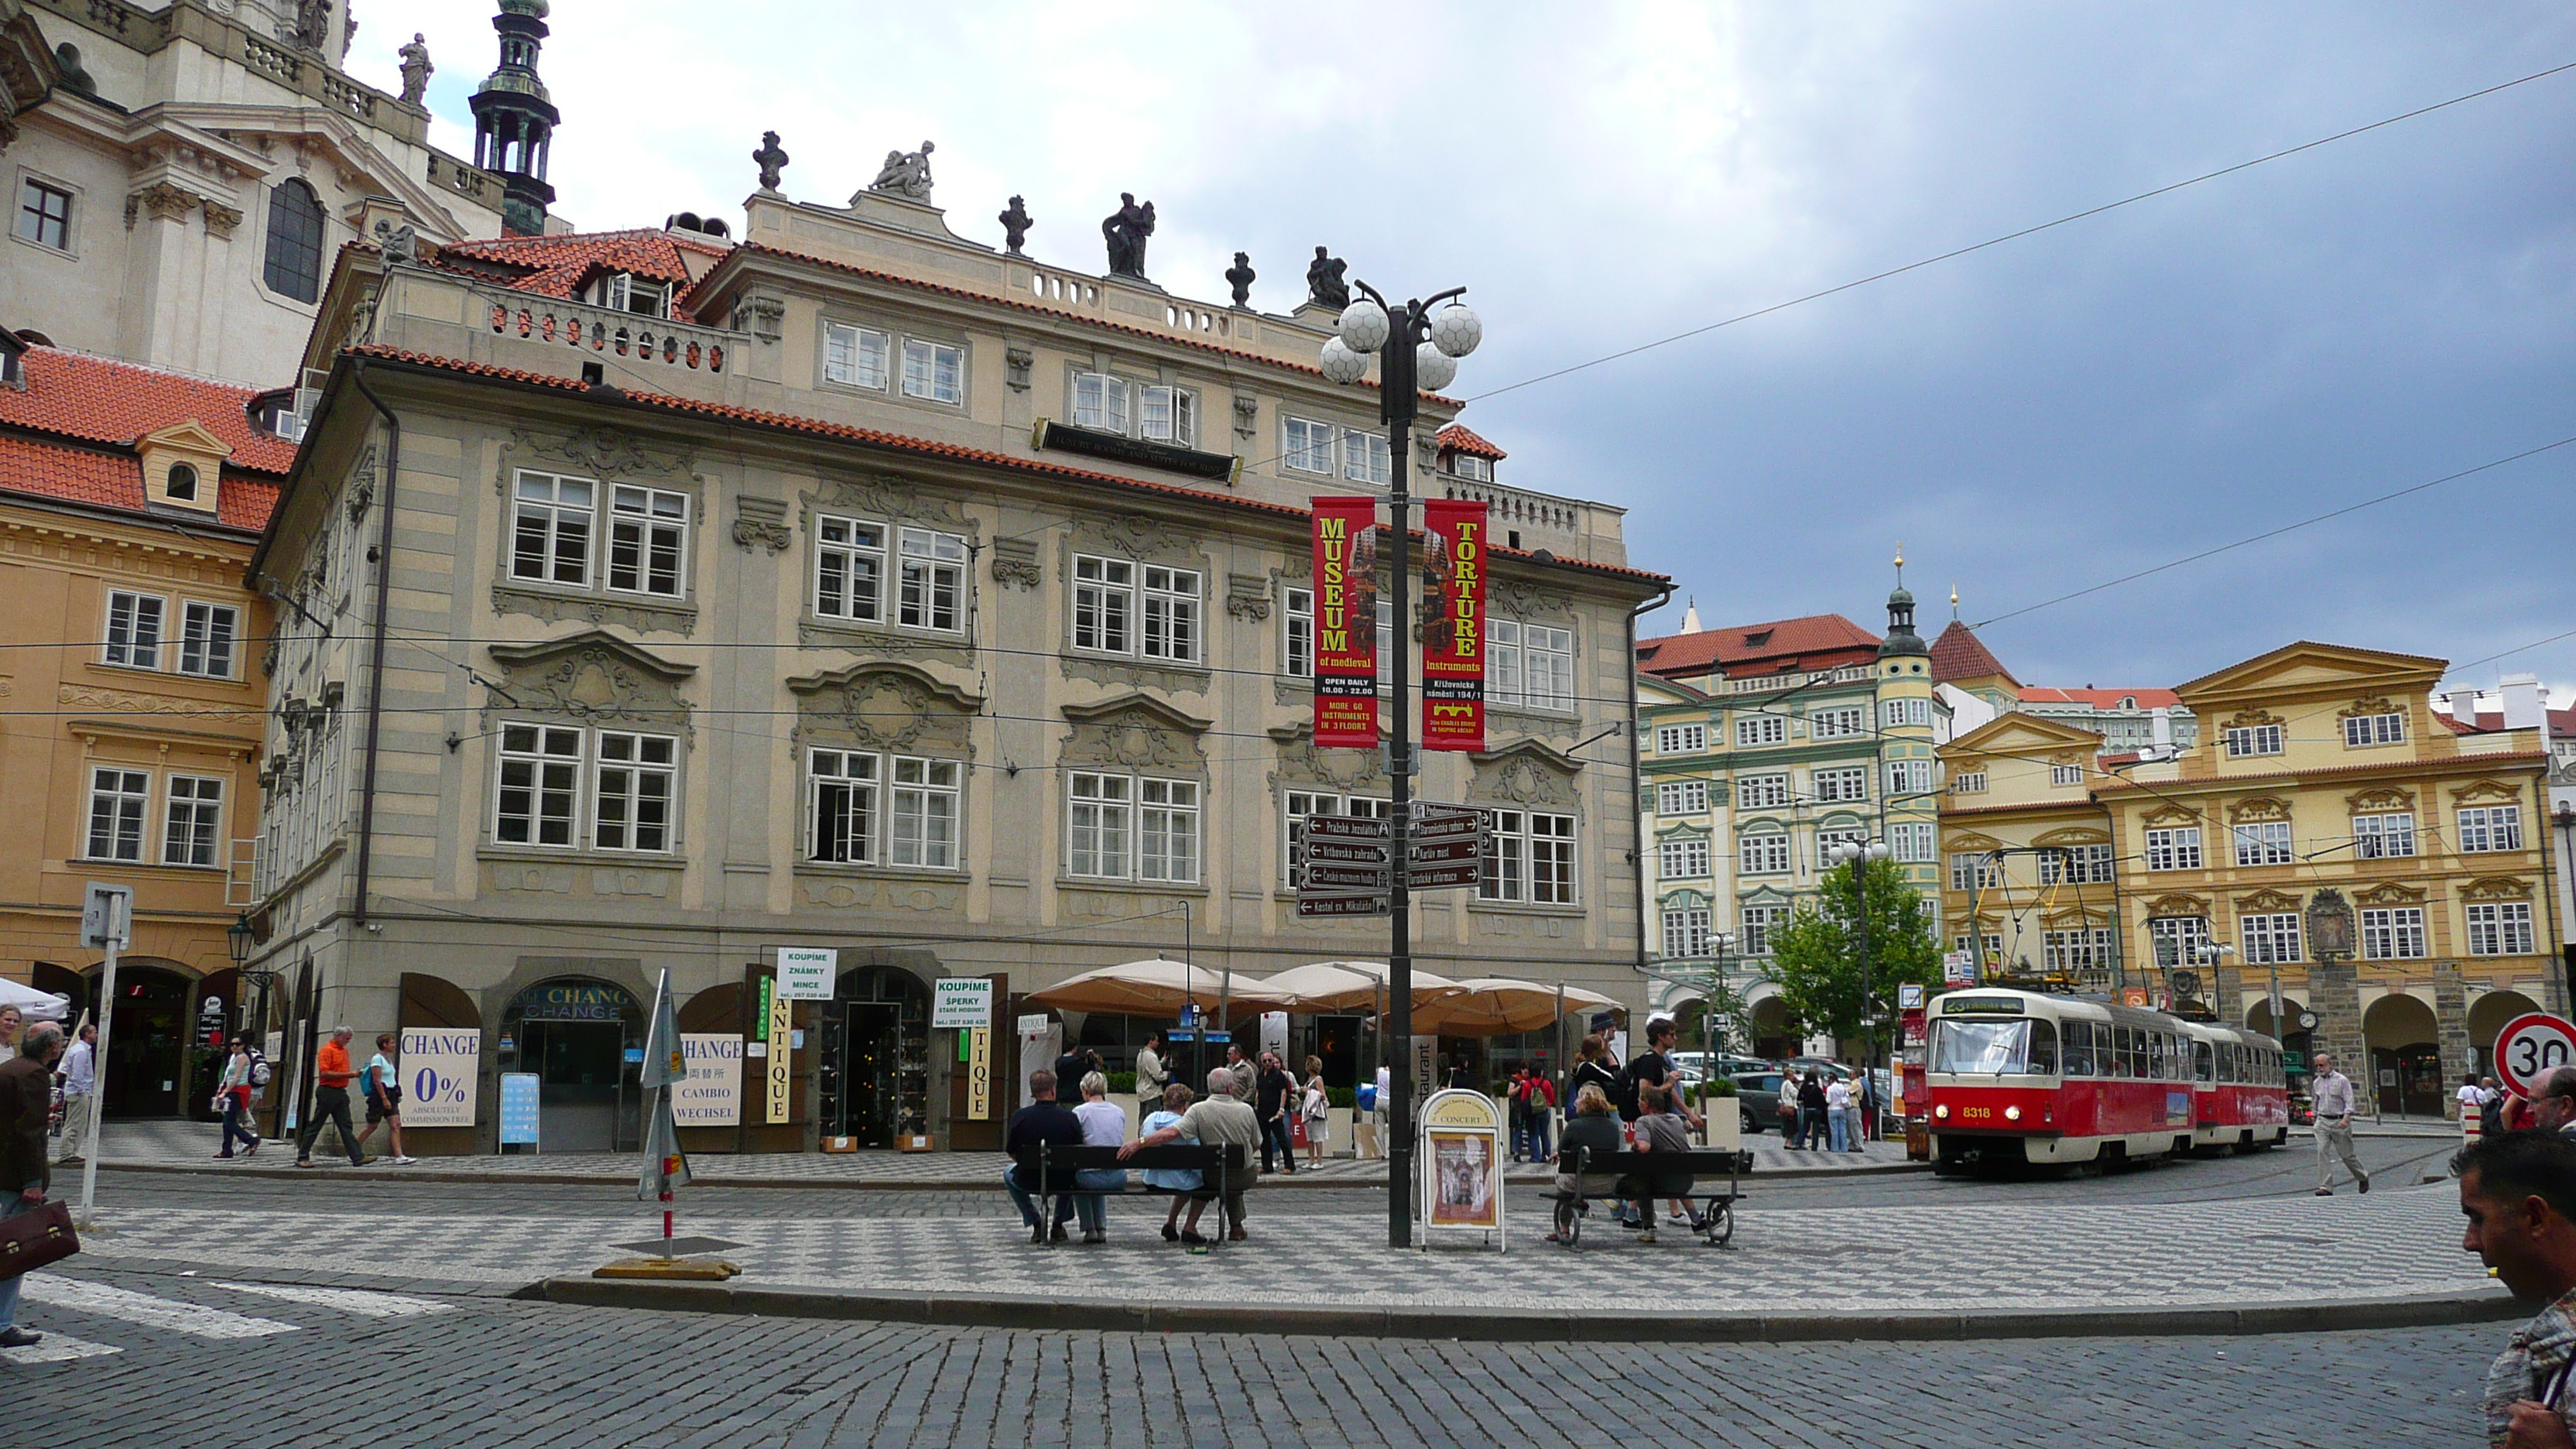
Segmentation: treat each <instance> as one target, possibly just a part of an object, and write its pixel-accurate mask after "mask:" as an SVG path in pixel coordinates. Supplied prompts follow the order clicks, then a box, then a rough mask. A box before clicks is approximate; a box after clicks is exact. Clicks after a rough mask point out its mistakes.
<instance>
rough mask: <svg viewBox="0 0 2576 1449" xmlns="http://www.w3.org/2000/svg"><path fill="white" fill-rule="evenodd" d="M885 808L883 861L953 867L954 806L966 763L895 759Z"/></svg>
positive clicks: (961, 790) (960, 794) (960, 797)
mask: <svg viewBox="0 0 2576 1449" xmlns="http://www.w3.org/2000/svg"><path fill="white" fill-rule="evenodd" d="M893 775H894V779H893V782H892V784H891V785H890V786H889V788H888V791H887V795H888V799H887V809H886V863H887V864H888V865H894V866H905V867H911V868H914V869H919V870H955V869H957V820H958V807H959V804H960V802H961V801H962V800H963V799H964V796H965V790H964V787H963V785H962V783H961V782H962V781H963V779H964V776H965V766H964V765H962V764H960V763H959V762H957V761H955V760H930V759H917V758H914V757H912V756H908V755H897V756H895V757H894V770H893Z"/></svg>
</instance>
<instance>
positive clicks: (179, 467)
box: [168, 463, 197, 503]
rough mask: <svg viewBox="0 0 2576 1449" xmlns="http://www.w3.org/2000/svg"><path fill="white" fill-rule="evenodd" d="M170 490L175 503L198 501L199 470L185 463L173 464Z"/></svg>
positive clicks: (171, 466)
mask: <svg viewBox="0 0 2576 1449" xmlns="http://www.w3.org/2000/svg"><path fill="white" fill-rule="evenodd" d="M168 490H169V494H170V501H171V502H173V503H194V502H196V501H197V470H196V469H194V468H192V467H190V466H188V465H187V464H185V463H173V464H171V465H170V481H169V484H168Z"/></svg>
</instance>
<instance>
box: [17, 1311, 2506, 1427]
mask: <svg viewBox="0 0 2576 1449" xmlns="http://www.w3.org/2000/svg"><path fill="white" fill-rule="evenodd" d="M79 1272H80V1274H81V1275H83V1276H85V1277H94V1278H100V1279H101V1280H102V1281H104V1280H106V1279H113V1282H112V1284H110V1285H109V1286H113V1287H115V1288H117V1289H119V1290H120V1291H121V1293H122V1294H125V1295H130V1296H146V1297H150V1298H153V1299H156V1300H161V1301H163V1302H164V1303H165V1304H167V1305H170V1306H171V1307H176V1306H178V1305H185V1304H196V1305H202V1306H205V1307H208V1308H212V1309H215V1310H219V1311H220V1314H223V1315H250V1316H255V1317H257V1318H259V1319H262V1320H265V1321H268V1322H270V1323H273V1324H275V1325H277V1331H275V1332H273V1333H269V1334H265V1335H262V1336H257V1337H249V1338H237V1339H229V1340H223V1341H214V1340H209V1339H206V1338H203V1337H197V1336H192V1335H191V1334H189V1333H187V1332H184V1331H182V1330H180V1329H177V1328H170V1327H161V1326H151V1325H146V1324H143V1323H138V1322H135V1321H132V1320H130V1319H127V1318H119V1317H113V1316H106V1315H102V1314H93V1313H84V1312H82V1311H80V1310H77V1309H71V1308H45V1309H42V1310H40V1313H39V1314H38V1315H31V1316H41V1317H42V1319H43V1326H44V1327H46V1328H48V1329H49V1330H51V1331H52V1332H53V1333H55V1334H57V1335H68V1336H76V1337H78V1338H79V1339H80V1340H81V1341H82V1342H84V1343H88V1344H90V1345H92V1346H93V1347H96V1348H97V1349H99V1350H100V1352H99V1353H98V1354H95V1355H91V1356H87V1357H81V1358H76V1359H67V1360H61V1361H55V1362H44V1363H29V1364H0V1385H5V1392H6V1393H7V1396H8V1399H9V1402H10V1406H11V1414H12V1420H13V1423H15V1424H16V1425H18V1426H20V1427H22V1428H26V1429H29V1430H31V1431H34V1432H37V1433H38V1437H39V1439H40V1440H41V1442H45V1443H78V1444H80V1445H82V1446H83V1449H117V1446H127V1445H153V1446H166V1445H194V1444H224V1445H238V1446H261V1449H266V1446H280V1449H284V1446H308V1445H309V1446H331V1449H343V1446H346V1445H349V1444H356V1443H366V1444H378V1445H400V1446H403V1449H447V1446H474V1449H484V1446H489V1445H493V1444H499V1443H507V1444H511V1445H524V1446H573V1445H581V1446H589V1445H619V1446H632V1449H700V1446H718V1445H722V1446H742V1449H750V1446H772V1445H777V1446H795V1449H824V1446H845V1445H866V1446H883V1449H984V1446H996V1445H1008V1446H1017V1445H1033V1446H1068V1449H1069V1446H1073V1445H1082V1446H1085V1449H1094V1446H1097V1449H1159V1446H1182V1445H1188V1446H1193V1449H1195V1446H1220V1445H1221V1446H1224V1449H1267V1446H1273V1445H1278V1446H1287V1445H1298V1446H1339V1445H1391V1446H1403V1449H1411V1446H1422V1449H1434V1446H1436V1449H1450V1446H1486V1445H1496V1444H1507V1445H1521V1444H1558V1443H1565V1444H1583V1445H1601V1444H1658V1445H1682V1444H1693V1445H1696V1444H1726V1445H1763V1446H1771V1445H1778V1446H1798V1449H1843V1446H1849V1449H1966V1446H1977V1449H1985V1446H1991V1445H1995V1444H2011V1445H2015V1446H2035V1449H2055V1446H2066V1449H2170V1446H2176V1445H2194V1446H2203V1449H2233V1446H2247V1449H2290V1446H2311V1445H2336V1446H2341V1445H2361V1444H2368V1445H2373V1446H2414V1445H2468V1444H2472V1443H2475V1442H2476V1438H2477V1431H2476V1388H2477V1380H2478V1375H2479V1372H2480V1370H2481V1368H2482V1366H2483V1364H2484V1363H2485V1361H2486V1359H2487V1358H2488V1357H2489V1356H2491V1355H2492V1353H2493V1352H2494V1350H2495V1348H2496V1346H2497V1344H2498V1342H2499V1341H2500V1340H2501V1339H2502V1337H2503V1334H2504V1326H2503V1325H2498V1324H2488V1325H2474V1326H2468V1327H2459V1328H2441V1329H2420V1330H2391V1331H2380V1332H2366V1333H2349V1334H2338V1335H2334V1336H2333V1337H2332V1338H2331V1339H2330V1340H2321V1339H2319V1338H2317V1337H2313V1336H2306V1335H2296V1336H2276V1337H2255V1338H2228V1339H2217V1340H2212V1339H2184V1338H2168V1339H2022V1340H2013V1341H2010V1342H2004V1343H1994V1344H1973V1343H1931V1344H1923V1343H1907V1344H1892V1345H1879V1344H1795V1345H1783V1346H1776V1347H1775V1346H1768V1345H1728V1346H1723V1347H1694V1348H1683V1349H1670V1350H1663V1351H1659V1352H1657V1353H1655V1354H1654V1355H1652V1357H1651V1358H1648V1357H1646V1356H1644V1355H1640V1354H1639V1353H1638V1352H1637V1351H1636V1350H1635V1349H1634V1347H1633V1346H1631V1345H1588V1344H1582V1343H1574V1344H1566V1345H1551V1344H1509V1345H1503V1344H1475V1343H1452V1342H1400V1341H1377V1340H1330V1339H1319V1338H1285V1337H1255V1336H1251V1335H1245V1334H1223V1335H1212V1336H1206V1337H1199V1338H1188V1337H1174V1336H1170V1335H1159V1334H1125V1333H1102V1332H1093V1331H1085V1330H1082V1329H1080V1328H1079V1326H1078V1325H1079V1319H1080V1310H1079V1308H1068V1310H1067V1314H1066V1317H1067V1320H1068V1325H1067V1328H1066V1330H1064V1331H1046V1332H1029V1331H1003V1330H979V1329H938V1328H916V1327H910V1326H902V1325H875V1324H854V1323H834V1322H818V1321H812V1320H778V1319H768V1320H763V1319H748V1318H706V1317H700V1316H696V1315H685V1314H677V1315H675V1314H659V1313H628V1312H619V1311H616V1310H604V1309H584V1308H573V1307H566V1306H563V1305H558V1304H548V1303H530V1302H517V1301H510V1300H506V1299H501V1298H496V1297H491V1296H462V1295H449V1296H445V1297H440V1298H435V1299H432V1300H430V1301H432V1302H434V1303H435V1304H436V1305H437V1311H425V1310H422V1309H419V1308H418V1307H416V1306H415V1305H416V1304H417V1303H418V1302H420V1301H422V1300H420V1299H418V1298H409V1299H407V1300H406V1303H405V1305H404V1308H403V1310H402V1312H401V1313H400V1314H399V1315H398V1316H369V1315H366V1314H361V1313H356V1312H350V1311H347V1310H346V1308H345V1306H344V1305H345V1303H346V1302H350V1301H356V1300H344V1299H341V1298H337V1297H323V1298H279V1297H271V1296H264V1295H263V1296H252V1295H248V1294H245V1293H243V1292H241V1291H240V1290H239V1289H238V1288H234V1287H228V1286H227V1285H226V1284H224V1283H222V1282H218V1281H213V1280H209V1279H204V1278H198V1279H182V1278H178V1277H176V1276H173V1275H168V1274H142V1273H111V1274H105V1275H101V1274H99V1273H98V1271H97V1268H96V1266H95V1265H89V1266H85V1267H83V1268H81V1269H80V1270H79ZM99 1301H103V1302H106V1303H110V1304H115V1305H120V1306H121V1305H124V1304H126V1303H128V1302H129V1298H127V1297H113V1298H101V1299H100V1300H99ZM1683 1301H1685V1300H1684V1299H1683V1298H1682V1297H1681V1296H1680V1295H1678V1294H1676V1293H1674V1292H1672V1291H1671V1290H1670V1289H1669V1288H1664V1289H1658V1290H1656V1291H1655V1292H1653V1293H1652V1294H1651V1295H1644V1296H1639V1295H1631V1296H1630V1298H1629V1300H1628V1301H1627V1302H1626V1303H1625V1304H1624V1305H1623V1307H1622V1309H1621V1311H1624V1312H1630V1313H1636V1312H1656V1311H1675V1310H1676V1309H1677V1308H1678V1307H1679V1305H1680V1304H1681V1303H1682V1302H1683ZM157 1316H158V1318H160V1319H161V1320H164V1321H167V1322H175V1323H181V1324H186V1323H190V1322H193V1321H195V1320H194V1319H193V1318H192V1317H191V1316H190V1315H187V1314H185V1313H174V1312H169V1311H162V1312H160V1313H159V1314H158V1315H157ZM209 1321H219V1320H209ZM1578 1415H1579V1416H1580V1421H1579V1422H1578V1418H1577V1416H1578ZM31 1442H33V1441H31Z"/></svg>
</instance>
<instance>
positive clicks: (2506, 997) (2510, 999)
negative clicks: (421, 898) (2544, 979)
mask: <svg viewBox="0 0 2576 1449" xmlns="http://www.w3.org/2000/svg"><path fill="white" fill-rule="evenodd" d="M2539 1009H2540V1003H2539V1002H2537V1001H2534V1000H2532V999H2531V998H2530V997H2528V996H2525V995H2523V994H2522V993H2521V992H2519V991H2490V992H2487V993H2485V994H2483V995H2481V996H2480V997H2479V998H2478V999H2477V1000H2475V1001H2472V1002H2470V1003H2469V1059H2470V1060H2471V1061H2473V1062H2475V1063H2476V1064H2477V1069H2478V1072H2479V1073H2480V1074H2481V1075H2483V1074H2485V1073H2488V1072H2492V1071H2494V1070H2495V1043H2496V1038H2497V1037H2499V1036H2501V1035H2503V1034H2504V1028H2505V1023H2507V1022H2509V1021H2512V1020H2513V1019H2514V1018H2515V1017H2517V1016H2520V1015H2522V1014H2524V1013H2525V1012H2531V1011H2538V1010H2539Z"/></svg>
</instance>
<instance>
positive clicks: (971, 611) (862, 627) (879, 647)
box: [796, 473, 987, 668]
mask: <svg viewBox="0 0 2576 1449" xmlns="http://www.w3.org/2000/svg"><path fill="white" fill-rule="evenodd" d="M825 517H832V518H846V519H850V520H853V521H856V522H860V523H868V524H874V525H876V526H878V527H880V528H882V529H884V530H885V544H884V550H883V552H884V556H885V572H884V574H883V575H882V576H881V577H880V578H879V579H878V580H877V589H878V598H879V606H880V612H881V614H882V617H880V618H878V619H874V620H859V619H842V618H835V617H832V616H829V615H825V614H820V613H817V612H816V611H815V608H814V601H815V593H816V585H817V583H818V581H819V579H820V577H821V569H822V563H821V551H820V540H821V538H822V526H821V520H822V519H823V518H825ZM906 528H916V529H926V530H928V531H930V532H933V533H939V534H945V535H947V536H949V537H952V538H957V539H962V540H964V542H965V545H966V560H965V563H964V565H963V567H962V568H961V569H960V571H959V581H960V585H961V587H962V589H963V597H962V598H961V599H960V600H959V609H958V627H957V628H956V629H955V630H953V631H952V630H946V629H932V628H927V627H923V626H920V625H908V624H902V623H898V622H896V620H897V618H898V617H899V614H900V610H901V608H902V602H901V599H902V588H903V561H902V531H903V530H904V529H906ZM797 532H798V533H799V534H801V535H802V536H803V538H804V540H805V547H804V548H803V549H802V550H800V554H799V558H798V561H797V568H798V569H799V570H800V572H799V574H798V576H797V581H796V624H797V638H798V642H800V643H804V644H817V645H823V646H825V647H829V648H838V649H846V650H849V651H851V652H852V653H856V654H868V655H879V656H892V657H895V658H901V659H935V660H938V661H940V662H942V663H948V664H954V665H956V666H958V667H959V668H973V667H975V665H976V656H977V649H976V644H975V638H976V631H977V629H978V628H979V627H980V625H981V622H982V619H981V615H982V609H983V604H984V598H983V591H982V590H981V589H979V588H978V587H977V586H976V569H975V560H976V559H977V558H978V557H980V556H981V555H982V554H983V553H984V552H985V551H986V548H987V545H986V544H985V543H984V541H983V527H982V525H981V524H980V523H979V522H978V521H977V519H976V518H975V517H974V516H973V515H972V514H969V513H968V512H967V511H966V508H965V505H964V503H963V502H962V501H961V500H958V499H954V498H949V497H944V496H941V495H939V494H935V493H925V492H923V491H922V489H921V485H920V484H919V483H918V482H917V481H916V480H913V479H910V478H906V477H903V476H901V475H898V474H890V473H888V474H865V475H860V476H843V475H839V474H832V475H826V476H823V477H820V478H817V479H816V480H815V481H814V485H813V486H812V487H808V488H801V489H799V490H798V491H797Z"/></svg>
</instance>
